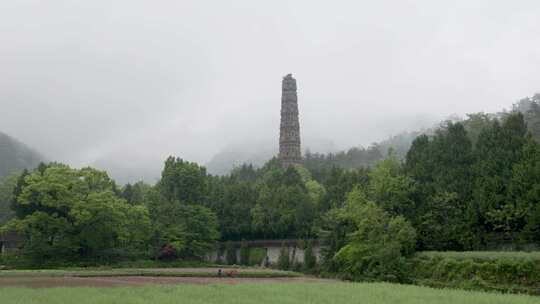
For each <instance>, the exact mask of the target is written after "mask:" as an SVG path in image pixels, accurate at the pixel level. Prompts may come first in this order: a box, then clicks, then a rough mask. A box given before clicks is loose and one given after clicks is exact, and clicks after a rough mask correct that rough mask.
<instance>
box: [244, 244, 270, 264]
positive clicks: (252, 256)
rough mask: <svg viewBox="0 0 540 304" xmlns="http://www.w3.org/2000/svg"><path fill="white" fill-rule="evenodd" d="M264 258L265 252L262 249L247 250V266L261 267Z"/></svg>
mask: <svg viewBox="0 0 540 304" xmlns="http://www.w3.org/2000/svg"><path fill="white" fill-rule="evenodd" d="M265 258H266V250H265V249H264V248H251V249H250V250H249V263H248V264H249V265H250V266H256V265H261V264H262V263H263V261H264V260H265Z"/></svg>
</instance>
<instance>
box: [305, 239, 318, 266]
mask: <svg viewBox="0 0 540 304" xmlns="http://www.w3.org/2000/svg"><path fill="white" fill-rule="evenodd" d="M316 265H317V258H316V257H315V254H314V253H313V243H312V242H311V241H307V246H306V249H305V250H304V270H305V271H311V270H313V269H314V268H315V266H316Z"/></svg>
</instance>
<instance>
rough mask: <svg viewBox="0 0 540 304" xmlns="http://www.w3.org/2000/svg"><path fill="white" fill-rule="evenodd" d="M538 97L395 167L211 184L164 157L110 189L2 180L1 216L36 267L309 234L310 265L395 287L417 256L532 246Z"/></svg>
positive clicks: (60, 178)
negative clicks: (153, 174) (319, 251)
mask: <svg viewBox="0 0 540 304" xmlns="http://www.w3.org/2000/svg"><path fill="white" fill-rule="evenodd" d="M539 101H540V100H538V95H536V96H535V97H533V98H528V99H523V100H521V101H520V102H519V103H518V104H516V106H515V108H514V111H510V112H504V113H499V114H497V115H488V114H483V113H479V114H471V115H468V118H467V119H466V120H463V121H446V122H443V123H441V125H440V127H439V128H437V129H435V130H433V132H431V134H422V135H419V136H417V137H416V138H415V139H414V140H413V142H412V143H411V146H410V149H409V150H408V151H407V153H406V154H405V156H404V157H403V158H401V157H400V155H399V152H396V151H394V150H392V149H389V152H388V153H387V154H386V155H384V156H383V155H381V152H380V151H379V150H378V149H377V147H372V148H368V149H352V150H350V151H349V152H347V153H339V154H335V155H334V154H333V155H319V154H311V153H310V154H307V155H306V157H305V163H304V165H302V166H300V165H298V166H291V167H287V168H283V167H282V166H281V165H280V163H279V161H278V160H277V159H272V160H270V161H268V162H267V163H266V164H265V165H264V166H263V167H261V168H254V167H253V166H251V165H242V166H240V167H238V168H236V169H235V170H234V171H233V172H232V173H231V174H229V175H226V176H213V175H210V174H208V173H207V172H206V169H205V168H204V167H202V166H199V165H198V164H196V163H192V162H188V161H184V160H182V159H180V158H177V157H169V158H168V159H167V160H166V161H165V163H164V167H163V170H162V173H161V178H160V180H159V181H158V182H157V183H156V184H155V185H149V184H145V183H143V182H139V183H135V184H127V185H125V186H123V187H119V186H118V185H117V184H116V183H115V182H114V181H113V180H112V179H111V178H110V177H109V176H108V175H107V173H106V172H104V171H99V170H95V169H92V168H83V169H73V168H70V167H69V166H66V165H63V164H58V163H49V164H41V165H40V166H38V167H37V168H36V169H34V170H31V171H27V170H25V171H23V172H22V173H21V174H17V175H12V176H11V177H9V178H7V179H6V180H5V181H4V182H3V183H2V185H1V187H0V206H1V208H2V209H0V210H3V212H4V213H3V217H2V218H0V220H2V221H3V222H6V221H7V220H8V219H11V220H9V221H8V222H7V223H6V224H5V225H4V228H3V229H4V230H17V231H19V232H20V233H21V235H22V236H23V237H24V239H25V242H24V247H23V249H22V251H21V252H22V253H23V255H24V256H25V257H26V258H28V259H30V260H31V261H34V262H35V263H40V262H42V261H44V260H51V259H52V260H54V259H59V260H102V261H103V260H114V259H126V258H127V259H132V258H158V259H165V260H166V259H176V258H182V259H201V258H203V256H204V254H205V252H207V250H209V249H211V248H213V246H214V244H215V243H216V241H218V240H222V241H227V240H242V239H245V240H249V239H260V238H270V239H282V238H299V239H312V238H319V239H320V240H321V241H322V243H323V244H324V245H325V246H324V251H323V263H322V265H320V267H321V268H320V269H322V270H324V271H328V272H338V273H343V274H348V275H349V276H350V277H353V278H354V277H360V276H361V277H363V278H366V277H367V278H373V279H375V278H383V279H387V280H397V281H400V277H401V276H402V275H403V273H401V272H402V271H404V270H403V269H405V268H403V267H402V266H401V264H400V263H403V260H402V258H405V257H407V256H410V255H411V254H413V253H414V252H415V251H416V250H458V251H461V250H476V249H486V248H496V247H497V246H502V245H504V246H509V247H511V248H514V249H516V248H527V247H528V246H535V245H538V244H539V243H540V191H539V188H538V185H539V184H540V144H539V143H538V140H537V139H538V138H540V133H539V132H540V110H539V109H540V107H539ZM8 210H10V211H9V212H8ZM366 256H369V257H371V258H369V259H367V260H366V259H364V258H363V257H366Z"/></svg>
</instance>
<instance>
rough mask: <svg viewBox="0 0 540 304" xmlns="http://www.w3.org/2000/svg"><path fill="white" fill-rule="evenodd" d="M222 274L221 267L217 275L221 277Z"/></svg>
mask: <svg viewBox="0 0 540 304" xmlns="http://www.w3.org/2000/svg"><path fill="white" fill-rule="evenodd" d="M222 275H223V273H222V272H221V268H220V269H218V271H217V276H218V277H219V278H221V276H222Z"/></svg>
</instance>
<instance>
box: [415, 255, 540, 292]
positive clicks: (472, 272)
mask: <svg viewBox="0 0 540 304" xmlns="http://www.w3.org/2000/svg"><path fill="white" fill-rule="evenodd" d="M412 263H413V267H412V269H414V273H412V274H411V278H412V280H413V281H414V282H415V283H417V284H422V285H429V286H436V287H454V288H465V289H482V290H497V291H503V292H521V293H530V294H537V295H540V254H539V253H538V252H535V253H526V252H423V253H419V254H417V255H416V257H415V258H414V259H412Z"/></svg>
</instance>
